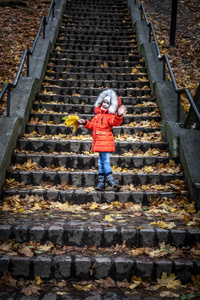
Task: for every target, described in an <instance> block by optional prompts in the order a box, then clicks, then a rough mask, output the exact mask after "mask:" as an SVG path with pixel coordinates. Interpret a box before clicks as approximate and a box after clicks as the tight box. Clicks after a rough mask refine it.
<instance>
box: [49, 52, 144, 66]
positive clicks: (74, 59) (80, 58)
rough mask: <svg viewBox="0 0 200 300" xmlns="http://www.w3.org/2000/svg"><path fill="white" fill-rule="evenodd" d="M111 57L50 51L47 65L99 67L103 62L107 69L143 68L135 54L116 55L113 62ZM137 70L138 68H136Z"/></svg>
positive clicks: (140, 59) (141, 61)
mask: <svg viewBox="0 0 200 300" xmlns="http://www.w3.org/2000/svg"><path fill="white" fill-rule="evenodd" d="M111 58H112V55H111V54H110V56H108V55H106V56H104V55H93V54H91V55H89V54H86V56H85V55H83V54H81V53H77V54H76V55H71V54H68V55H66V54H65V53H58V51H57V52H56V51H52V52H51V55H50V59H49V64H50V65H51V64H52V63H54V64H56V65H59V62H60V65H62V64H63V60H64V62H65V63H66V64H71V65H80V66H81V65H83V66H84V65H91V66H101V65H102V64H103V63H104V62H106V63H107V65H108V67H112V66H116V67H133V63H138V64H139V65H140V66H141V67H145V64H144V61H143V60H142V58H141V57H139V56H138V55H137V53H136V52H134V53H133V55H131V56H126V55H118V56H115V59H114V60H111ZM138 68H139V66H138Z"/></svg>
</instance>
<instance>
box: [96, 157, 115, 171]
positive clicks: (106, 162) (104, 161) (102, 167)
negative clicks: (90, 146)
mask: <svg viewBox="0 0 200 300" xmlns="http://www.w3.org/2000/svg"><path fill="white" fill-rule="evenodd" d="M98 167H99V174H100V175H103V174H105V175H108V174H111V173H112V170H111V166H110V152H99V160H98Z"/></svg>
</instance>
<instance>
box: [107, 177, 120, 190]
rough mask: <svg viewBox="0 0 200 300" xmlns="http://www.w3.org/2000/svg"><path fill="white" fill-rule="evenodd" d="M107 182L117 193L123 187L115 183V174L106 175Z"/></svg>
mask: <svg viewBox="0 0 200 300" xmlns="http://www.w3.org/2000/svg"><path fill="white" fill-rule="evenodd" d="M106 182H107V183H108V184H109V185H110V186H111V187H112V188H113V190H115V191H116V192H117V191H119V190H120V188H121V186H120V185H119V184H118V183H116V182H115V180H114V177H113V174H112V173H111V174H109V175H106Z"/></svg>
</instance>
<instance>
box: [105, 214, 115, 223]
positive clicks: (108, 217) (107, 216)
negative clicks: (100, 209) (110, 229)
mask: <svg viewBox="0 0 200 300" xmlns="http://www.w3.org/2000/svg"><path fill="white" fill-rule="evenodd" d="M104 220H105V221H109V222H112V221H114V219H113V218H112V217H111V216H110V215H106V216H105V218H104Z"/></svg>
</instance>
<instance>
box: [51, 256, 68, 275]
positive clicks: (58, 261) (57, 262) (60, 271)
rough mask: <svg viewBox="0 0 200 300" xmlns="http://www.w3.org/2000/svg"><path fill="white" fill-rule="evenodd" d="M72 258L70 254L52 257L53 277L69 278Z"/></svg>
mask: <svg viewBox="0 0 200 300" xmlns="http://www.w3.org/2000/svg"><path fill="white" fill-rule="evenodd" d="M71 264H72V259H71V257H70V256H64V255H63V256H57V257H55V258H54V263H53V265H54V270H55V277H56V278H57V279H61V278H63V279H69V278H70V276H71Z"/></svg>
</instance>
